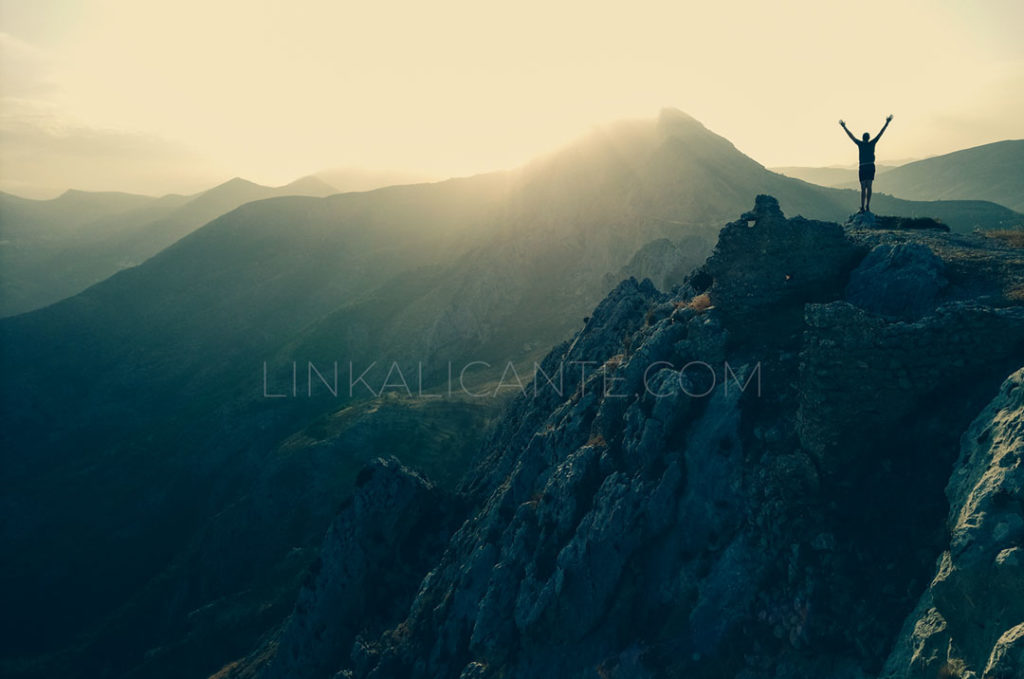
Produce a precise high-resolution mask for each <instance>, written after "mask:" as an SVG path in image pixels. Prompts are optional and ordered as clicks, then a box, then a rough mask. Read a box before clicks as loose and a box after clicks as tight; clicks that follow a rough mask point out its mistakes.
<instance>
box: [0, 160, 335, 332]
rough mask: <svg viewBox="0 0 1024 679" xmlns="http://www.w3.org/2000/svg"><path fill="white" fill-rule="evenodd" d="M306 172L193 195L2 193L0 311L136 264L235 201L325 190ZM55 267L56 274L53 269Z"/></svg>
mask: <svg viewBox="0 0 1024 679" xmlns="http://www.w3.org/2000/svg"><path fill="white" fill-rule="evenodd" d="M331 193H335V190H334V189H333V188H332V187H330V186H328V185H327V184H325V183H324V182H322V181H321V180H319V179H316V178H313V177H308V178H305V179H300V180H297V181H295V182H292V183H291V184H288V185H286V186H282V187H269V186H261V185H259V184H254V183H252V182H248V181H245V180H244V179H238V178H236V179H232V180H230V181H228V182H225V183H224V184H221V185H219V186H216V187H214V188H212V189H210V190H208V191H205V192H203V193H200V194H197V195H195V196H178V195H169V196H164V197H162V198H150V197H148V196H132V195H129V194H109V193H88V192H84V191H68V192H67V193H65V194H63V195H62V196H60V197H59V198H55V199H53V200H44V201H35V200H26V199H24V198H17V197H16V196H10V195H7V194H4V195H2V196H0V240H2V241H3V246H2V247H0V266H2V268H3V275H2V276H0V315H2V316H9V315H13V314H17V313H23V312H25V311H31V310H32V309H35V308H39V307H42V306H46V305H47V304H51V303H53V302H56V301H57V300H60V299H63V298H65V297H68V296H70V295H73V294H75V293H77V292H80V291H81V290H84V289H85V288H87V287H88V286H90V285H92V284H93V283H97V282H99V281H101V280H103V279H104V278H106V277H107V276H110V275H111V274H113V273H115V272H117V271H119V270H120V269H124V268H126V267H129V266H134V265H136V264H139V263H140V262H142V261H144V260H145V259H147V258H148V257H150V256H151V255H153V254H156V253H157V252H159V251H160V250H162V249H163V248H165V247H167V246H168V245H170V244H171V243H173V242H174V241H176V240H178V239H179V238H181V237H182V236H184V235H186V234H188V233H190V232H191V231H193V230H195V229H196V228H198V227H200V226H202V225H203V224H206V223H207V222H209V221H210V220H212V219H214V218H215V217H218V216H220V215H222V214H224V213H226V212H230V211H231V210H233V209H235V208H236V207H238V206H239V205H242V204H243V203H247V202H250V201H253V200H260V199H263V198H270V197H273V196H288V195H309V196H326V195H329V194H331ZM54 271H59V272H61V273H60V275H59V276H54V275H53V272H54Z"/></svg>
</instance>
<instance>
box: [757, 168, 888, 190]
mask: <svg viewBox="0 0 1024 679" xmlns="http://www.w3.org/2000/svg"><path fill="white" fill-rule="evenodd" d="M896 167H898V166H897V165H877V166H876V168H875V179H878V178H879V177H881V176H882V175H884V174H885V173H886V172H889V171H890V170H893V169H895V168H896ZM769 169H770V170H771V171H772V172H778V173H779V174H783V175H786V176H787V177H793V178H794V179H802V180H803V181H805V182H810V183H811V184H818V185H819V186H831V187H834V188H844V189H847V188H852V187H853V186H854V185H855V184H858V181H857V166H856V165H846V166H842V167H807V166H802V165H799V166H791V167H772V168H769Z"/></svg>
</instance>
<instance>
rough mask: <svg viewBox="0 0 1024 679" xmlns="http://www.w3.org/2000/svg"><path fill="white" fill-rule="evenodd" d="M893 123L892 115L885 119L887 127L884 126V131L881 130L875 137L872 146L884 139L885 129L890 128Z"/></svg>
mask: <svg viewBox="0 0 1024 679" xmlns="http://www.w3.org/2000/svg"><path fill="white" fill-rule="evenodd" d="M891 122H892V114H891V113H890V114H889V117H888V118H886V119H885V125H882V129H881V130H879V131H878V134H876V135H875V138H874V139H872V140H871V143H872V144H874V143H875V142H876V141H878V140H879V139H881V138H882V133H883V132H885V128H887V127H889V123H891ZM847 134H849V132H847Z"/></svg>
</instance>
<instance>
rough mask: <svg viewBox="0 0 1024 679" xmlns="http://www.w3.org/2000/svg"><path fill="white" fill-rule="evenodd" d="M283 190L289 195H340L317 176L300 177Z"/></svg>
mask: <svg viewBox="0 0 1024 679" xmlns="http://www.w3.org/2000/svg"><path fill="white" fill-rule="evenodd" d="M281 190H282V191H285V192H287V193H297V194H302V195H310V196H329V195H331V194H334V193H338V190H337V189H336V188H334V187H333V186H331V185H330V184H328V183H327V182H325V181H324V180H323V179H320V178H319V177H317V176H316V175H307V176H305V177H300V178H299V179H296V180H295V181H293V182H291V183H290V184H285V185H284V186H282V187H281Z"/></svg>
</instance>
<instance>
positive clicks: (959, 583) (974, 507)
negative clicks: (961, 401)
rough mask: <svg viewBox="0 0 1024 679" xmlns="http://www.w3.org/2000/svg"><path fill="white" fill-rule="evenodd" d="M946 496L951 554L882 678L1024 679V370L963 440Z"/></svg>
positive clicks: (942, 562)
mask: <svg viewBox="0 0 1024 679" xmlns="http://www.w3.org/2000/svg"><path fill="white" fill-rule="evenodd" d="M946 495H947V496H948V497H949V506H950V511H949V531H950V540H949V547H948V549H947V550H946V551H944V552H943V553H942V555H941V556H940V557H939V560H938V565H937V567H936V573H935V577H934V579H933V580H932V582H931V584H930V585H929V587H928V589H927V590H926V591H925V593H924V595H923V596H922V597H921V601H920V603H919V604H918V606H917V609H916V610H915V611H914V613H913V614H912V615H910V616H909V617H908V618H907V621H906V624H905V625H904V629H903V632H902V633H901V634H900V636H899V639H898V640H897V642H896V647H895V650H894V651H893V654H892V655H891V656H890V658H889V660H888V662H887V663H886V668H885V672H884V673H883V675H882V676H883V677H885V678H886V679H931V678H932V677H936V676H941V674H940V673H941V672H942V671H946V672H947V673H948V674H947V676H957V677H961V678H962V679H972V678H976V679H982V678H983V679H1013V678H1015V677H1021V676H1024V369H1022V370H1020V371H1018V372H1016V373H1014V374H1013V375H1011V376H1010V378H1009V379H1007V380H1006V382H1005V383H1004V384H1003V386H1002V388H1001V389H1000V391H999V394H998V395H997V396H996V398H995V399H993V401H992V402H991V403H990V404H989V405H988V407H986V408H985V410H984V411H982V413H981V414H980V415H979V416H978V417H977V419H975V420H974V422H973V423H972V424H971V426H970V428H969V429H968V430H967V432H966V433H965V434H964V436H963V439H962V441H961V448H960V457H959V459H958V460H957V463H956V467H955V469H954V471H953V475H952V477H951V478H950V481H949V486H948V487H947V488H946Z"/></svg>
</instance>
